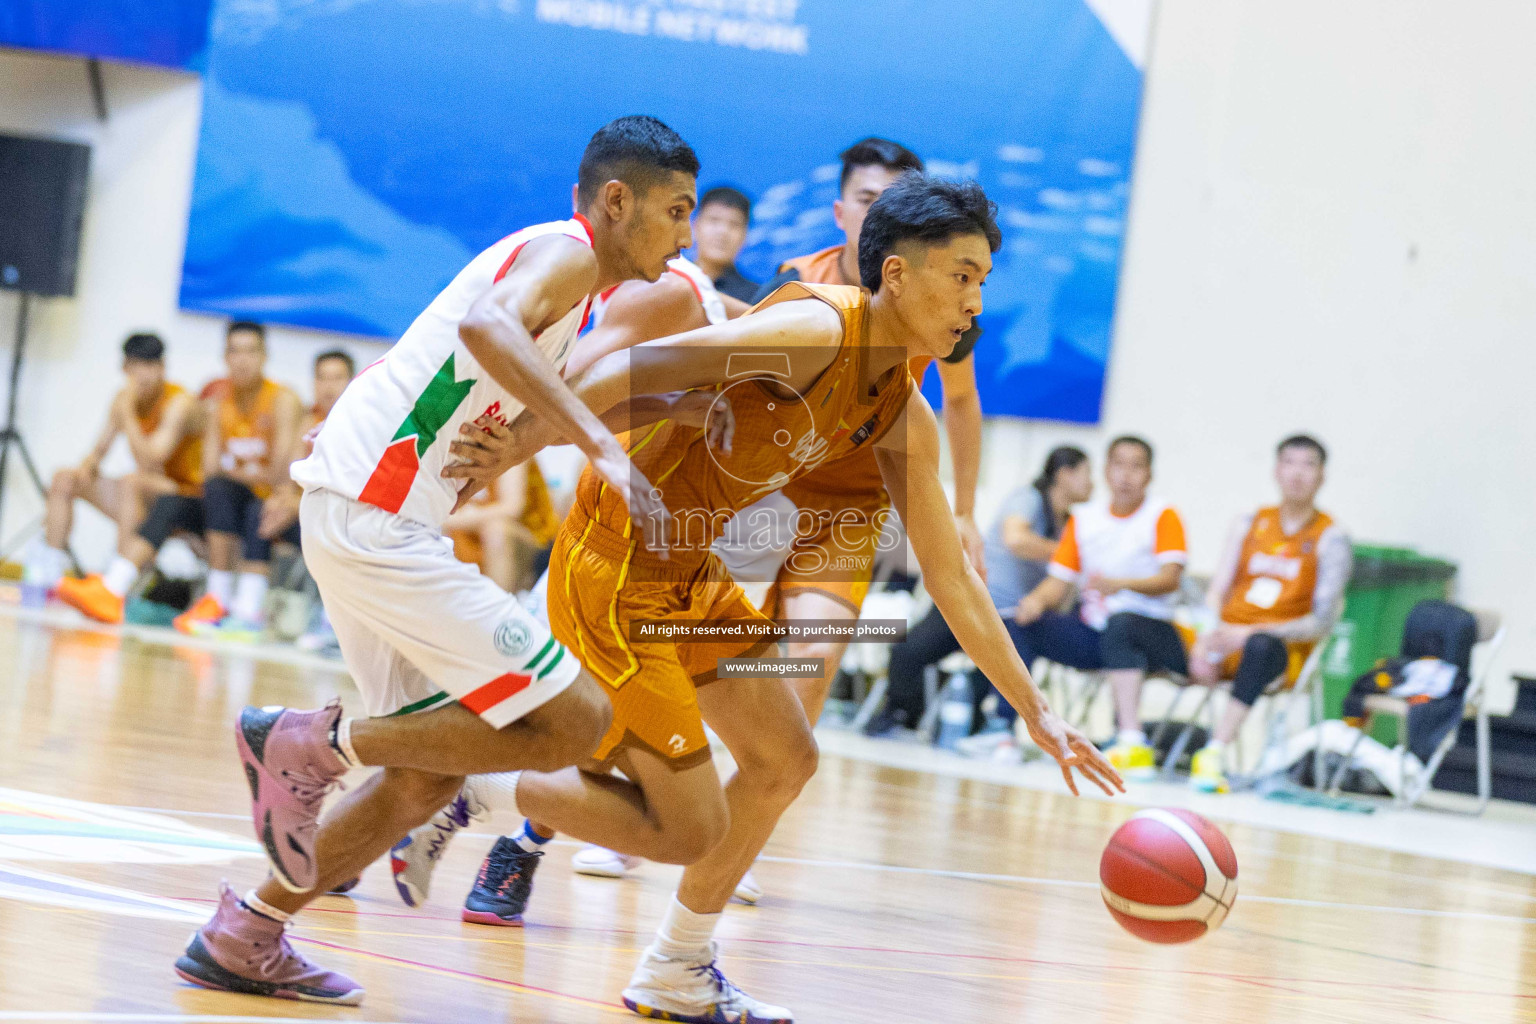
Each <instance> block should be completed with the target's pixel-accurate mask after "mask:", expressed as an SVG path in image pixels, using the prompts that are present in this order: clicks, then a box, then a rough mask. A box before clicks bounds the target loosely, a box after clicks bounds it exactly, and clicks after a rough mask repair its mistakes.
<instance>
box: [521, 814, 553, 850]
mask: <svg viewBox="0 0 1536 1024" xmlns="http://www.w3.org/2000/svg"><path fill="white" fill-rule="evenodd" d="M554 838H555V837H554V836H541V835H539V834H538V833H537V832H535V831H534V830H533V822H531V821H527V820H524V822H523V827H522V828H520V829H518V830H517V831H516V832H514V833H512V836H511V839H512V841H513V842H514V843H516V844H517V848H518V849H520V850H522V851H523V852H524V853H538V852H539V851H540V850H542V849H544V844H546V843H548V842H551V841H552V840H553V839H554Z"/></svg>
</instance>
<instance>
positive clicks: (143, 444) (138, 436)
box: [123, 394, 197, 473]
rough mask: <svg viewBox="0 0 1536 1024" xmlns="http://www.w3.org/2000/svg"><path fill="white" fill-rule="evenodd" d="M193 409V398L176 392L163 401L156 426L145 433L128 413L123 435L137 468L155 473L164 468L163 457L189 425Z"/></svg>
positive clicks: (194, 403) (173, 448) (172, 449)
mask: <svg viewBox="0 0 1536 1024" xmlns="http://www.w3.org/2000/svg"><path fill="white" fill-rule="evenodd" d="M196 409H197V401H196V399H194V398H193V397H192V396H191V395H186V394H179V395H176V396H175V397H173V398H172V399H171V400H170V401H169V402H167V403H166V406H165V412H164V414H163V415H161V417H160V425H159V426H157V427H156V428H155V429H154V430H152V431H150V432H149V433H147V434H146V433H144V432H143V431H142V430H140V429H139V423H138V419H137V418H135V417H132V416H129V417H127V418H126V419H124V420H123V436H124V438H125V439H126V440H127V441H128V450H129V451H130V452H132V453H133V461H134V462H135V463H136V464H137V465H138V467H139V469H140V470H142V471H144V472H146V473H159V472H161V471H162V470H163V469H164V468H165V460H166V459H168V458H170V457H171V453H172V452H173V451H175V450H176V446H177V445H179V444H180V443H181V439H182V437H183V436H185V435H186V434H187V432H188V430H189V428H190V427H191V426H192V422H191V421H192V420H193V418H194V417H193V413H194V411H195V410H196Z"/></svg>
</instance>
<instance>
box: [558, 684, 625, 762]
mask: <svg viewBox="0 0 1536 1024" xmlns="http://www.w3.org/2000/svg"><path fill="white" fill-rule="evenodd" d="M565 692H566V693H567V694H569V695H570V698H571V701H572V709H571V711H570V713H571V714H572V716H573V718H574V719H575V721H576V723H577V724H576V728H575V729H574V730H573V734H572V743H573V747H574V748H575V753H576V760H577V761H584V760H586V759H587V758H588V757H590V756H591V755H592V752H593V751H594V750H596V749H597V745H598V744H599V743H601V742H602V741H603V737H604V736H606V735H607V734H608V728H609V726H611V725H613V702H612V701H610V700H609V699H608V695H607V694H606V693H604V692H603V688H602V687H601V686H599V685H598V682H597V680H595V679H593V678H592V677H591V676H589V675H588V674H587V673H586V672H582V673H581V674H580V675H578V676H577V677H576V681H575V682H574V683H572V684H571V685H570V686H569V687H567V688H566V691H565ZM572 763H573V764H574V763H575V762H572Z"/></svg>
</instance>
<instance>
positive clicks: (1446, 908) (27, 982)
mask: <svg viewBox="0 0 1536 1024" xmlns="http://www.w3.org/2000/svg"><path fill="white" fill-rule="evenodd" d="M0 665H3V666H5V671H4V674H3V676H0V1022H5V1021H61V1020H71V1021H115V1022H124V1024H127V1022H138V1024H149V1022H157V1021H189V1022H192V1021H195V1022H203V1024H218V1022H223V1024H235V1022H240V1021H248V1020H249V1021H255V1020H271V1019H289V1020H293V1019H334V1020H345V1021H519V1022H562V1024H577V1022H582V1024H584V1022H602V1021H622V1020H624V1019H627V1014H626V1013H625V1012H624V1011H623V1010H622V1008H619V1007H617V1006H616V999H617V995H618V992H619V990H620V988H621V987H622V985H623V983H624V981H625V979H626V978H627V976H628V972H629V969H630V966H631V964H632V961H633V960H634V958H635V956H636V953H637V951H638V950H639V949H640V948H641V947H643V946H644V945H645V943H646V942H647V941H648V940H649V936H650V933H651V930H652V928H653V927H654V926H655V923H656V921H657V919H658V916H659V914H660V912H661V909H662V908H663V906H664V905H665V901H666V899H667V898H668V896H669V894H670V891H671V887H672V883H673V880H674V878H675V873H676V871H675V869H666V868H661V867H656V866H647V867H646V868H645V869H643V871H642V873H641V874H640V875H639V877H637V878H633V879H628V880H624V881H608V880H601V879H590V878H583V877H580V876H577V875H574V874H572V872H571V871H570V868H569V853H570V851H571V850H572V849H573V848H574V847H573V846H572V845H560V846H557V847H556V848H555V849H554V852H553V853H552V854H551V855H550V856H549V857H548V858H547V859H546V862H545V864H544V866H543V868H542V869H541V873H540V877H539V884H538V886H537V889H536V892H535V895H534V902H533V904H532V906H531V908H530V912H529V919H530V924H529V927H527V928H526V929H524V930H513V929H493V928H485V927H480V926H476V925H466V924H462V923H461V922H459V920H458V919H457V910H458V901H459V900H460V899H461V898H462V896H463V893H464V891H465V890H466V889H467V887H468V885H469V882H470V878H471V875H472V873H473V871H474V869H475V867H476V865H477V864H478V860H479V858H480V856H481V855H482V854H483V853H484V851H485V849H486V848H487V846H488V845H489V842H490V838H489V836H488V835H487V836H469V837H463V838H461V839H460V840H459V841H458V842H457V843H456V845H455V846H454V847H453V849H452V850H451V852H450V854H449V856H448V857H447V858H446V861H445V863H444V865H443V867H442V868H441V870H440V871H439V873H438V876H437V879H438V882H437V889H436V891H435V892H434V894H433V898H432V900H431V902H430V903H429V905H428V906H426V907H424V908H422V909H419V910H414V911H413V910H409V909H407V908H405V907H404V906H402V905H401V904H400V903H399V902H398V901H397V900H396V899H395V898H394V893H393V888H392V886H391V885H390V884H389V873H388V870H387V868H386V867H385V866H384V865H382V864H381V865H376V866H375V867H373V868H371V869H370V870H369V872H368V873H367V874H366V875H365V876H364V880H363V884H362V885H361V887H360V888H359V889H358V890H357V891H356V893H355V895H354V897H353V898H350V899H349V898H342V897H328V898H326V899H324V900H322V901H321V902H320V903H319V904H318V905H317V906H316V907H315V908H314V909H313V910H311V911H310V912H307V913H306V914H304V915H303V916H302V917H301V919H300V923H299V925H298V927H297V929H296V932H295V934H296V936H297V937H298V938H299V939H300V940H301V942H302V944H303V948H304V949H305V950H306V952H308V953H309V954H310V955H311V956H313V957H314V958H316V959H319V960H322V961H324V962H325V963H327V964H329V965H333V966H335V967H337V968H339V969H341V970H344V971H346V972H347V973H349V974H351V975H352V976H353V977H355V978H357V979H358V980H360V981H361V982H362V983H363V984H364V985H365V986H366V987H367V989H368V999H367V1001H366V1002H365V1003H364V1005H363V1006H362V1007H360V1008H358V1009H341V1008H330V1007H313V1006H307V1005H304V1004H299V1003H288V1002H276V1001H268V1000H262V999H256V998H251V997H244V996H229V995H222V994H218V993H213V992H206V991H202V990H200V989H196V988H192V987H189V986H187V985H184V984H182V983H181V982H180V981H179V980H178V979H177V978H176V976H175V975H174V974H173V973H172V972H171V969H170V965H171V962H172V961H173V960H174V959H175V957H176V956H177V954H178V953H179V952H180V950H181V947H182V946H183V944H184V943H185V941H186V939H187V937H188V935H189V934H190V932H191V930H192V928H193V927H195V925H196V923H197V921H198V920H199V919H201V917H203V916H204V915H205V914H206V913H208V911H209V907H210V906H211V901H212V899H213V897H214V895H215V887H216V885H217V883H218V881H219V879H220V878H229V879H230V880H231V881H232V882H233V883H234V884H235V885H236V887H237V888H239V889H241V890H243V889H244V888H246V887H248V886H250V885H251V884H252V883H253V882H255V881H256V880H257V879H258V877H259V876H260V874H261V872H262V861H261V859H260V857H259V855H256V854H255V853H254V846H253V845H252V844H251V843H250V827H249V824H248V819H246V818H245V813H246V808H247V799H246V795H245V789H244V785H243V783H242V780H241V777H240V772H239V769H238V766H237V762H236V760H235V757H234V752H233V742H232V738H231V732H230V728H231V723H232V722H233V720H234V717H235V715H236V714H237V713H238V711H239V709H240V707H241V706H242V705H243V704H246V703H257V704H266V703H285V704H297V705H314V704H317V703H319V702H321V701H323V700H324V699H326V698H328V697H330V696H331V695H332V694H333V693H336V692H338V690H339V692H340V693H341V695H342V697H343V699H344V700H349V701H352V700H355V693H354V692H353V691H352V689H351V685H350V683H349V682H348V681H347V680H346V679H345V677H343V676H339V675H336V674H332V673H329V672H324V671H318V670H310V669H301V668H295V667H292V666H284V665H274V664H271V663H263V662H257V661H255V660H253V659H252V658H249V657H245V656H231V655H227V654H221V653H215V652H211V651H208V650H198V649H184V648H176V647H166V646H158V645H153V644H146V643H142V642H140V641H135V640H131V639H125V638H122V637H119V636H116V635H112V634H103V633H99V632H87V631H72V630H54V629H50V628H48V627H45V626H42V625H38V624H35V623H28V622H21V621H17V620H15V619H13V618H9V617H0ZM1134 799H1135V794H1134V790H1133V792H1132V795H1131V797H1130V798H1129V799H1125V800H1123V801H1120V802H1117V803H1113V804H1111V803H1106V802H1090V801H1074V800H1072V799H1071V798H1070V797H1068V796H1065V795H1062V796H1057V795H1052V794H1043V793H1037V792H1032V791H1028V790H1022V789H1014V788H1009V787H1002V786H996V785H991V784H984V783H977V782H970V781H964V780H957V779H952V778H941V777H934V776H929V775H919V774H916V773H912V772H906V771H901V770H896V769H889V768H879V767H875V766H871V765H867V764H864V763H859V762H854V761H848V760H842V759H838V758H832V757H827V758H825V759H824V760H823V763H822V768H821V772H820V774H819V775H818V777H817V778H816V779H815V780H814V781H813V782H812V784H811V785H810V786H809V787H807V789H806V791H805V793H804V795H803V796H802V798H801V800H800V801H799V803H798V804H797V805H796V806H795V807H794V809H793V810H792V811H791V812H790V814H789V815H788V816H787V817H786V818H785V820H784V821H783V823H782V824H781V826H780V828H779V830H778V832H777V834H776V835H775V837H774V839H773V842H772V844H771V845H770V847H769V849H768V851H767V854H766V856H765V857H764V859H763V860H762V861H761V862H760V863H759V865H758V868H757V874H758V877H759V879H760V881H761V882H762V883H763V885H764V886H765V888H766V889H767V892H768V895H767V897H766V898H765V899H764V901H763V902H762V904H761V905H759V906H758V907H755V908H750V907H744V906H732V908H731V909H730V910H729V911H728V912H727V917H726V922H725V924H724V925H723V927H722V935H721V937H722V939H723V940H724V946H725V950H726V957H727V966H728V970H729V972H730V974H731V975H732V977H733V978H734V979H735V980H737V981H738V982H739V983H741V984H742V985H743V986H744V987H747V988H748V989H749V990H750V991H753V992H756V993H760V994H761V996H762V997H763V998H767V999H772V1000H774V1001H777V1002H780V1003H784V1004H787V1005H788V1006H790V1007H791V1008H793V1009H794V1010H795V1011H796V1012H797V1014H798V1017H797V1019H798V1020H799V1021H802V1022H804V1024H858V1022H872V1024H873V1022H882V1024H883V1022H890V1021H900V1022H908V1021H910V1022H929V1021H932V1022H950V1021H956V1022H959V1021H966V1022H992V1021H996V1022H1000V1024H1001V1022H1007V1024H1013V1022H1021V1021H1028V1022H1031V1024H1036V1022H1038V1024H1047V1022H1058V1021H1059V1022H1074V1024H1085V1022H1097V1021H1106V1022H1110V1021H1112V1022H1117V1024H1124V1022H1137V1024H1139V1022H1164V1021H1166V1022H1169V1024H1185V1022H1194V1021H1202V1022H1203V1021H1210V1022H1241V1024H1255V1022H1260V1021H1339V1022H1361V1021H1384V1022H1386V1021H1390V1022H1394V1024H1396V1022H1405V1021H1467V1022H1478V1024H1488V1022H1498V1021H1521V1020H1536V928H1533V925H1536V890H1533V887H1532V885H1531V879H1530V878H1529V877H1527V876H1525V875H1519V874H1514V873H1509V872H1501V871H1496V870H1492V869H1485V868H1474V867H1468V866H1463V865H1458V864H1452V863H1447V862H1443V861H1437V860H1433V859H1428V858H1423V857H1415V856H1410V855H1404V854H1391V853H1384V852H1381V851H1378V850H1372V849H1367V848H1364V847H1358V846H1352V845H1349V844H1344V843H1338V842H1333V841H1328V840H1322V839H1314V838H1307V837H1300V836H1295V835H1290V834H1282V833H1278V832H1271V831H1267V830H1264V829H1257V828H1250V827H1232V828H1231V829H1229V834H1230V836H1231V838H1232V841H1233V844H1234V846H1235V847H1236V849H1237V853H1238V858H1239V862H1240V864H1241V885H1242V890H1241V892H1242V894H1241V895H1240V896H1239V898H1238V902H1237V905H1236V908H1235V910H1234V912H1233V915H1232V917H1231V918H1230V919H1229V921H1228V923H1227V925H1226V927H1225V928H1224V929H1223V930H1222V931H1220V932H1219V933H1217V934H1215V935H1212V936H1210V937H1208V938H1206V939H1205V940H1203V941H1201V942H1198V943H1195V944H1192V945H1190V946H1187V947H1182V948H1172V949H1168V948H1159V947H1154V946H1149V945H1145V944H1142V943H1139V942H1137V941H1136V940H1134V939H1132V938H1130V937H1129V936H1127V935H1125V934H1123V933H1121V932H1120V931H1119V930H1118V929H1117V927H1116V926H1115V925H1114V924H1113V923H1112V922H1111V920H1110V918H1109V916H1108V914H1107V913H1106V912H1105V911H1104V909H1103V907H1102V904H1101V902H1100V898H1099V894H1098V891H1097V881H1096V877H1097V862H1098V854H1099V851H1100V849H1101V848H1102V846H1103V844H1104V842H1105V840H1106V839H1107V838H1108V836H1109V834H1110V833H1111V832H1112V831H1113V829H1114V827H1115V826H1116V824H1118V823H1119V822H1120V821H1121V820H1123V819H1124V818H1125V817H1126V816H1128V815H1129V814H1131V813H1132V812H1133V810H1135V808H1136V805H1135V803H1134ZM497 824H499V825H510V824H511V823H510V822H498V823H497ZM1533 841H1536V836H1533Z"/></svg>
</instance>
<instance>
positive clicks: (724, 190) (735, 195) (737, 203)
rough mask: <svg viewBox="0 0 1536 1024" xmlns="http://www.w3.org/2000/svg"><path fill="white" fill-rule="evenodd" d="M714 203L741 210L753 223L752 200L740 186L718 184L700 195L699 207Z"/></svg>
mask: <svg viewBox="0 0 1536 1024" xmlns="http://www.w3.org/2000/svg"><path fill="white" fill-rule="evenodd" d="M710 204H714V205H717V206H729V207H730V208H731V209H733V210H740V211H741V215H742V216H743V217H745V218H746V219H747V223H748V224H750V223H752V200H751V199H749V198H747V194H746V193H745V192H743V191H742V190H741V189H739V188H732V187H731V186H729V185H716V186H715V187H714V188H712V189H710V190H709V191H708V192H705V193H704V194H703V195H702V196H700V197H699V209H701V210H702V209H704V207H706V206H709V205H710Z"/></svg>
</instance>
